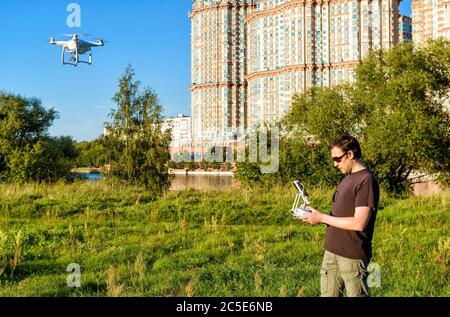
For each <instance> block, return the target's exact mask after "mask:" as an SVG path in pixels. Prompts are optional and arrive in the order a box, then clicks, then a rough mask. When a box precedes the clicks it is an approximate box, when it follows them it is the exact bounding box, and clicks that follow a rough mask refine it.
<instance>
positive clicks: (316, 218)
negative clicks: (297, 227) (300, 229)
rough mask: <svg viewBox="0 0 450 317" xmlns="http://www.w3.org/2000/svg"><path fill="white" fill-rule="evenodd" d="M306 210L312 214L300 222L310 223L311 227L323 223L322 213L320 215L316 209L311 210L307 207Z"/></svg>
mask: <svg viewBox="0 0 450 317" xmlns="http://www.w3.org/2000/svg"><path fill="white" fill-rule="evenodd" d="M306 209H308V210H309V211H310V212H311V214H310V215H308V216H306V217H302V218H299V220H301V221H303V222H305V223H309V224H310V225H317V224H319V223H322V217H323V214H322V213H320V212H319V211H317V210H316V209H314V208H311V207H309V206H306Z"/></svg>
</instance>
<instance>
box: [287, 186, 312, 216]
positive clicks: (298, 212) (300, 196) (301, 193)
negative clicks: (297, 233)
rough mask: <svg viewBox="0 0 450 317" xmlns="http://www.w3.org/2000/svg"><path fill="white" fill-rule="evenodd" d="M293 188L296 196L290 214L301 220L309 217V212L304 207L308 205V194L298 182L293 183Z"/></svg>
mask: <svg viewBox="0 0 450 317" xmlns="http://www.w3.org/2000/svg"><path fill="white" fill-rule="evenodd" d="M294 186H295V188H296V189H297V195H296V196H295V201H294V205H293V206H292V210H291V213H292V215H293V216H294V217H295V218H303V217H307V216H309V215H311V211H310V210H309V209H308V208H307V207H305V206H308V205H309V204H310V202H309V199H308V193H307V192H306V190H305V186H304V185H303V184H301V183H300V182H299V181H295V182H294ZM301 200H303V205H301V206H299V205H300V201H301Z"/></svg>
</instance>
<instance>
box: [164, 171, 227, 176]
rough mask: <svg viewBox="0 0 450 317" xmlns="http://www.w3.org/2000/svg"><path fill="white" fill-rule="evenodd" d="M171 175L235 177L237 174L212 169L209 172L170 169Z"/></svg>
mask: <svg viewBox="0 0 450 317" xmlns="http://www.w3.org/2000/svg"><path fill="white" fill-rule="evenodd" d="M169 174H171V175H188V176H189V175H191V176H223V177H234V175H235V172H232V171H221V170H213V169H210V170H208V171H205V170H201V169H198V170H189V169H184V170H180V169H169Z"/></svg>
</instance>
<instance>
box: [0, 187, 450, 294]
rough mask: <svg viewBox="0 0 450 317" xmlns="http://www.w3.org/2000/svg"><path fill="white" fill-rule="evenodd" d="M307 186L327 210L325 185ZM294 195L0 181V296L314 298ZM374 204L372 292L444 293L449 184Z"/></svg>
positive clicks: (314, 270) (314, 230) (319, 234)
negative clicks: (72, 278) (77, 282)
mask: <svg viewBox="0 0 450 317" xmlns="http://www.w3.org/2000/svg"><path fill="white" fill-rule="evenodd" d="M311 194H312V197H311V199H312V201H313V202H314V203H315V204H314V205H315V206H317V207H318V208H319V209H321V210H329V208H330V205H331V194H332V192H331V191H328V190H320V189H317V190H315V191H313V192H312V193H311ZM293 195H294V191H293V190H292V189H291V188H272V189H271V190H270V191H266V190H262V189H239V190H229V191H221V192H197V191H183V192H170V193H168V194H167V195H166V196H164V197H162V198H160V199H158V198H156V197H154V196H153V195H151V194H148V193H146V192H145V191H144V190H143V189H140V188H134V187H121V186H119V185H113V184H108V183H104V182H100V183H98V184H89V183H81V182H80V183H75V184H72V185H65V184H57V185H54V186H44V185H42V186H38V185H27V186H13V185H0V296H318V295H319V292H320V285H319V283H320V282H319V269H320V264H321V261H322V256H323V249H322V245H323V241H324V238H325V228H324V227H323V226H318V227H311V226H307V225H304V224H302V223H299V222H296V221H295V220H293V219H291V218H290V217H289V213H288V211H289V209H290V208H291V204H292V202H293ZM381 205H382V207H381V209H382V210H381V211H380V214H379V218H378V222H377V226H376V232H375V238H374V259H373V261H372V262H375V263H377V264H379V265H380V267H381V269H382V276H381V277H382V280H381V288H374V289H372V295H374V296H450V288H449V271H450V270H449V267H450V266H449V258H450V257H449V252H450V235H449V231H448V228H449V211H450V192H449V191H447V192H445V193H444V194H441V195H440V196H435V197H427V198H424V197H421V198H417V197H412V198H409V199H405V200H394V199H388V198H386V197H383V198H382V203H381ZM71 263H78V264H79V265H80V266H81V273H82V279H81V283H82V287H81V288H78V289H71V288H69V287H67V283H66V279H67V277H68V275H69V273H68V272H66V268H67V266H68V265H69V264H71Z"/></svg>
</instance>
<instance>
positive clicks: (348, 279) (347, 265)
mask: <svg viewBox="0 0 450 317" xmlns="http://www.w3.org/2000/svg"><path fill="white" fill-rule="evenodd" d="M368 265H369V263H368V262H367V261H362V260H352V259H347V258H344V257H341V256H338V255H336V254H333V253H331V252H328V251H326V252H325V256H324V259H323V263H322V269H321V270H320V292H321V297H342V296H344V289H345V290H346V291H347V296H348V297H368V296H369V288H368V286H367V277H368V272H367V267H368Z"/></svg>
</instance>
